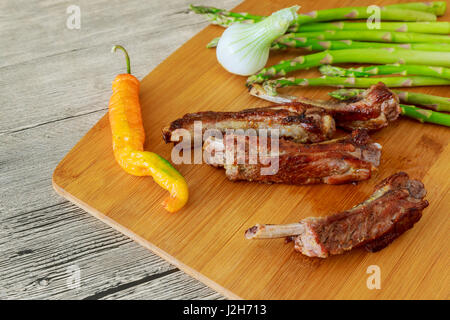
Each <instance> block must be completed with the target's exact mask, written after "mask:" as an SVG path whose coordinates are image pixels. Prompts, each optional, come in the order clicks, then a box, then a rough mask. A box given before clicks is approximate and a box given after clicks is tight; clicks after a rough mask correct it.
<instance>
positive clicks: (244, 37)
mask: <svg viewBox="0 0 450 320" xmlns="http://www.w3.org/2000/svg"><path fill="white" fill-rule="evenodd" d="M299 8H300V7H299V6H293V7H290V8H286V9H282V10H280V11H277V12H275V13H273V14H272V15H271V16H270V17H267V18H265V19H264V20H262V21H260V22H257V23H254V24H248V23H234V24H233V25H231V26H230V27H229V28H227V29H226V30H225V32H224V33H223V34H222V37H221V38H220V40H219V42H218V43H217V50H216V55H217V60H218V61H219V63H220V64H221V65H222V66H223V67H224V68H225V69H226V70H227V71H229V72H231V73H235V74H238V75H244V76H245V75H250V74H253V73H255V72H257V71H258V70H260V69H261V68H263V67H264V66H265V64H266V63H267V59H268V58H269V50H270V46H271V44H272V42H273V41H274V40H275V39H276V38H278V37H279V36H281V35H282V34H284V33H285V32H286V30H287V28H288V27H289V25H290V24H291V22H292V21H293V20H295V19H296V18H297V13H296V11H297V10H298V9H299Z"/></svg>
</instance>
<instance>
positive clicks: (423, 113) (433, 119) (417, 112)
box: [400, 104, 450, 127]
mask: <svg viewBox="0 0 450 320" xmlns="http://www.w3.org/2000/svg"><path fill="white" fill-rule="evenodd" d="M400 109H401V110H402V115H404V116H407V117H409V118H412V119H416V120H417V121H419V122H421V123H424V122H428V123H434V124H440V125H441V126H447V127H450V114H446V113H441V112H436V111H431V110H426V109H421V108H418V107H415V106H408V105H404V104H401V105H400Z"/></svg>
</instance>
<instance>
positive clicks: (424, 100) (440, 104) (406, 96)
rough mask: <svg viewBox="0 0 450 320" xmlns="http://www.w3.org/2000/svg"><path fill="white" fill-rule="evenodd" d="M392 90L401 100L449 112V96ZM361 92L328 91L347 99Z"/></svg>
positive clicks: (337, 96) (339, 97) (356, 90)
mask: <svg viewBox="0 0 450 320" xmlns="http://www.w3.org/2000/svg"><path fill="white" fill-rule="evenodd" d="M392 91H393V92H395V93H396V94H397V95H398V97H399V98H400V101H401V102H404V103H408V104H414V105H421V106H425V107H427V108H430V109H433V110H435V111H445V112H450V98H446V97H439V96H433V95H431V94H425V93H417V92H409V91H401V90H392ZM362 92H364V90H363V89H339V90H335V91H332V92H330V93H329V95H330V96H332V97H333V98H335V99H339V100H348V99H351V98H354V97H357V96H358V95H360V94H361V93H362Z"/></svg>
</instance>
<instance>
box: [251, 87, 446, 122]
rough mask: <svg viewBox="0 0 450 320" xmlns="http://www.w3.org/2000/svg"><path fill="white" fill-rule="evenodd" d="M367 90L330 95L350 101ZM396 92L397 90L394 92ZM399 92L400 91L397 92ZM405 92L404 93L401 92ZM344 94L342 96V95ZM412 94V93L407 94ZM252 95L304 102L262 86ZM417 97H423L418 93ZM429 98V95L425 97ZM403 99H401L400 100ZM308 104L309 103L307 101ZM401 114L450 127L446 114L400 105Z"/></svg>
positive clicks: (275, 100)
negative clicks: (274, 94)
mask: <svg viewBox="0 0 450 320" xmlns="http://www.w3.org/2000/svg"><path fill="white" fill-rule="evenodd" d="M364 91H365V90H363V89H340V90H336V91H333V92H331V93H329V94H330V95H331V96H332V97H334V98H336V99H339V100H349V99H353V98H356V97H358V96H359V95H360V94H361V93H362V92H364ZM394 91H396V90H394ZM396 92H399V91H396ZM401 92H404V91H401ZM341 93H342V94H341ZM407 93H412V92H407ZM250 94H251V95H253V96H255V97H258V98H261V99H263V100H267V101H270V102H274V103H291V102H302V101H303V100H304V99H302V98H299V97H296V96H288V95H281V94H280V95H276V96H273V95H271V94H270V93H268V92H267V91H266V90H265V89H264V88H263V87H262V86H261V85H259V84H255V85H253V86H252V88H251V90H250ZM417 95H423V94H420V93H418V94H417ZM425 96H429V95H425ZM431 97H433V98H439V99H446V98H442V97H435V96H431ZM400 99H401V98H400ZM306 103H308V102H307V101H306ZM400 109H401V114H402V115H404V116H406V117H409V118H413V119H416V120H418V121H420V122H429V123H435V124H440V125H444V126H450V115H449V114H445V113H440V112H436V111H431V110H426V109H421V108H417V107H415V106H410V105H403V104H401V105H400Z"/></svg>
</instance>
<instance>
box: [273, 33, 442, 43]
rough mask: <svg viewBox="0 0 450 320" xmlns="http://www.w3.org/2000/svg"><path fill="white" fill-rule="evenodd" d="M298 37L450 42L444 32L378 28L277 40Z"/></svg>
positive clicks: (303, 35)
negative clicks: (432, 32) (416, 31)
mask: <svg viewBox="0 0 450 320" xmlns="http://www.w3.org/2000/svg"><path fill="white" fill-rule="evenodd" d="M291 39H297V40H299V41H304V40H305V39H319V40H356V41H375V42H394V43H416V42H422V43H423V42H436V43H450V37H449V36H448V35H442V34H428V33H415V32H392V31H383V30H382V31H377V30H369V31H367V30H359V31H355V30H349V31H346V30H327V31H317V32H316V31H314V32H300V33H287V34H285V35H283V36H281V37H280V38H278V39H277V40H276V42H279V43H281V44H286V41H290V40H291Z"/></svg>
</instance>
